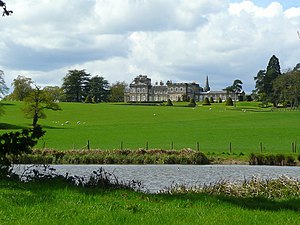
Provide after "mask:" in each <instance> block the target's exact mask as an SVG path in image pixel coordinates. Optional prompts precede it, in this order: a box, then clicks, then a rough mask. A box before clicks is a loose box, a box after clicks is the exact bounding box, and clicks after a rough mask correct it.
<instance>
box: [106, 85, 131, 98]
mask: <svg viewBox="0 0 300 225" xmlns="http://www.w3.org/2000/svg"><path fill="white" fill-rule="evenodd" d="M127 86H128V85H127V84H126V83H125V81H123V82H120V81H117V82H116V83H114V84H112V85H111V88H110V96H109V101H111V102H124V90H125V88H126V87H127Z"/></svg>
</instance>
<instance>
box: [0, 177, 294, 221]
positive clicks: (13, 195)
mask: <svg viewBox="0 0 300 225" xmlns="http://www.w3.org/2000/svg"><path fill="white" fill-rule="evenodd" d="M299 212H300V199H297V198H295V199H281V200H267V199H263V198H248V199H245V198H236V197H225V196H211V195H207V194H197V193H194V194H191V193H190V194H189V193H186V194H174V195H168V194H152V195H151V194H144V193H138V192H133V191H128V190H127V191H126V190H103V189H84V188H78V187H74V186H70V185H69V184H67V183H64V182H54V181H49V182H30V183H20V182H18V181H8V180H1V181H0V224H3V225H6V224H9V225H11V224H28V225H29V224H299V219H300V213H299Z"/></svg>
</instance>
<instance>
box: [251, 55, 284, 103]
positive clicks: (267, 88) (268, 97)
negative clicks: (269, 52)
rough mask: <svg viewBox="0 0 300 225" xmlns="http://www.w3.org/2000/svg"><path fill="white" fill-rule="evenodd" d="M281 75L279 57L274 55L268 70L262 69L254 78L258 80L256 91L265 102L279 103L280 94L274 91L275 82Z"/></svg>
mask: <svg viewBox="0 0 300 225" xmlns="http://www.w3.org/2000/svg"><path fill="white" fill-rule="evenodd" d="M280 75H281V71H280V64H279V59H278V58H277V57H276V56H275V55H273V56H272V57H271V58H270V60H269V63H268V66H267V69H266V70H260V71H259V72H258V74H257V76H256V77H254V80H255V81H256V85H255V88H256V90H255V91H256V93H257V94H258V96H259V100H260V101H263V102H265V103H267V102H272V103H273V104H274V105H277V100H278V96H277V95H276V93H275V92H274V89H273V82H274V81H275V80H276V78H277V77H279V76H280Z"/></svg>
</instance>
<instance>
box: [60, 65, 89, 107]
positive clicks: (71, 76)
mask: <svg viewBox="0 0 300 225" xmlns="http://www.w3.org/2000/svg"><path fill="white" fill-rule="evenodd" d="M90 76H91V75H90V74H88V73H86V72H85V70H69V71H68V73H67V75H66V76H65V77H64V78H63V85H62V89H63V91H64V94H65V98H66V99H65V100H66V101H67V102H81V101H82V100H83V99H84V98H85V97H86V96H87V95H88V81H89V77H90Z"/></svg>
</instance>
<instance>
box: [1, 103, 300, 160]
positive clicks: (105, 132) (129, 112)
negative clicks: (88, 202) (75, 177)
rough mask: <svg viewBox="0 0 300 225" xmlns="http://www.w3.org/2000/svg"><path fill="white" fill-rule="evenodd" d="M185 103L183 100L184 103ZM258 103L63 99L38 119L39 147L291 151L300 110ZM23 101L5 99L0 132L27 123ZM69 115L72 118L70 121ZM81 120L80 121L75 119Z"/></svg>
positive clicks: (296, 138)
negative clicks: (273, 108)
mask: <svg viewBox="0 0 300 225" xmlns="http://www.w3.org/2000/svg"><path fill="white" fill-rule="evenodd" d="M181 104H182V103H181ZM257 104H258V103H247V102H241V103H239V104H238V106H237V108H235V107H226V106H225V105H224V104H213V105H212V106H207V107H204V106H201V105H199V106H198V107H196V108H195V109H194V108H189V107H164V106H130V105H120V104H119V105H117V104H82V103H60V106H61V107H62V109H63V110H62V111H59V112H52V111H48V112H47V115H48V118H47V119H45V120H40V124H41V125H42V126H43V127H44V129H45V130H46V131H47V133H46V136H45V137H44V138H43V140H41V141H40V142H39V144H38V146H37V147H38V148H43V147H46V148H50V149H57V150H70V149H86V148H87V141H88V140H89V143H90V148H91V149H120V148H123V149H139V148H146V146H147V147H148V148H149V149H170V148H171V147H173V148H174V149H183V148H192V149H196V148H197V147H196V146H197V142H198V143H199V148H200V150H201V151H203V152H204V153H210V154H211V155H213V154H220V153H222V152H226V153H227V152H229V151H230V143H231V154H233V153H235V154H237V155H238V154H240V153H241V152H242V153H243V154H245V155H249V154H250V153H251V152H260V151H261V150H262V151H263V152H264V153H273V154H276V153H291V152H292V150H291V144H292V142H294V143H297V142H298V143H300V136H299V133H300V120H299V115H300V112H299V111H277V112H271V110H270V109H260V108H258V107H257ZM22 107H23V103H22V102H7V103H6V105H5V111H6V114H5V115H4V116H1V117H0V119H1V122H0V128H1V129H0V133H4V132H7V131H11V130H18V129H21V128H24V127H28V126H29V125H30V123H31V120H30V119H26V118H24V116H23V114H22V111H21V108H22ZM67 121H69V123H66V122H67ZM79 121H80V124H77V122H79Z"/></svg>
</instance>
